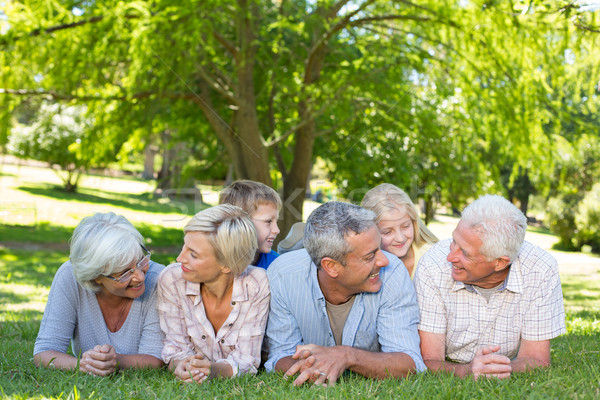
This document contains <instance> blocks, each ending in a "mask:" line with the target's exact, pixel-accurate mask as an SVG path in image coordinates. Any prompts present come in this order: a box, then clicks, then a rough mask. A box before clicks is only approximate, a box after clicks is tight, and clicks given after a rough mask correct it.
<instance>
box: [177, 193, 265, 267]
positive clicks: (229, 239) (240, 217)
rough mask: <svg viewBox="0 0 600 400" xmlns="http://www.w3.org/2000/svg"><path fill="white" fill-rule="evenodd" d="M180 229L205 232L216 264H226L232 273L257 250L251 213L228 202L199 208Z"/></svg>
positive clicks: (248, 263) (247, 262) (245, 265)
mask: <svg viewBox="0 0 600 400" xmlns="http://www.w3.org/2000/svg"><path fill="white" fill-rule="evenodd" d="M183 231H184V232H185V233H188V232H200V233H203V234H204V235H206V239H207V240H208V242H209V243H210V245H211V246H212V248H213V250H214V252H215V257H216V258H217V261H218V262H219V264H221V265H223V266H226V267H229V269H230V270H231V272H232V273H233V275H234V276H237V275H239V274H241V273H242V272H244V271H245V270H246V268H247V267H248V265H250V263H251V262H252V260H253V259H254V257H255V255H256V251H257V250H258V240H257V236H256V230H255V228H254V224H253V223H252V220H251V219H250V216H249V215H248V213H247V212H246V211H244V210H242V209H241V208H240V207H237V206H233V205H231V204H220V205H218V206H214V207H211V208H207V209H206V210H203V211H200V212H199V213H198V214H196V215H194V216H193V217H192V219H191V220H190V222H188V223H187V225H186V226H185V228H183Z"/></svg>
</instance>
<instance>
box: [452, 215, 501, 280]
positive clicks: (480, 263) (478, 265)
mask: <svg viewBox="0 0 600 400" xmlns="http://www.w3.org/2000/svg"><path fill="white" fill-rule="evenodd" d="M452 238H453V240H452V243H451V244H450V253H449V254H448V256H447V257H446V260H447V261H448V262H450V263H452V278H453V279H454V280H455V281H458V282H464V283H467V284H471V285H476V286H479V287H482V288H493V287H496V286H498V285H499V284H500V283H502V282H503V281H504V279H506V276H507V275H508V268H507V265H508V257H500V258H496V259H493V260H491V261H488V259H487V257H486V256H485V255H483V254H481V253H480V252H479V250H480V248H481V245H482V242H481V239H480V238H479V234H478V232H477V231H475V230H474V229H471V228H469V227H467V226H466V225H465V224H464V223H463V222H459V223H458V226H457V227H456V229H455V230H454V232H453V234H452Z"/></svg>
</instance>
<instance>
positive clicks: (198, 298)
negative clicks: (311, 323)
mask: <svg viewBox="0 0 600 400" xmlns="http://www.w3.org/2000/svg"><path fill="white" fill-rule="evenodd" d="M184 232H185V236H184V244H183V249H182V250H181V253H180V254H179V256H178V257H177V263H175V264H171V265H169V266H168V267H167V268H166V270H165V272H164V273H162V274H161V276H160V278H159V283H158V312H159V316H160V326H161V328H162V330H163V331H164V333H165V336H166V338H165V341H164V348H163V352H162V358H163V360H164V362H165V363H167V364H168V365H169V369H170V370H172V371H173V373H174V374H175V376H176V377H178V378H179V379H181V380H182V381H184V382H197V383H203V382H204V381H206V380H207V379H212V378H216V377H224V378H227V377H232V376H239V375H243V374H246V373H256V371H257V368H258V366H259V364H260V358H261V345H262V342H263V337H264V333H265V326H266V324H267V316H268V313H269V300H270V297H271V295H270V291H269V283H268V280H267V274H266V271H265V270H264V269H262V268H258V267H253V266H249V264H250V263H251V262H252V260H253V259H254V257H255V255H256V251H257V249H258V246H257V240H256V230H255V228H254V224H253V223H252V220H251V219H250V217H249V215H248V214H247V213H246V212H245V211H244V210H242V209H241V208H239V207H236V206H232V205H230V204H221V205H218V206H215V207H211V208H209V209H206V210H204V211H201V212H199V213H198V214H196V215H195V216H194V217H193V218H192V219H191V220H190V222H189V223H188V224H187V225H186V227H185V228H184Z"/></svg>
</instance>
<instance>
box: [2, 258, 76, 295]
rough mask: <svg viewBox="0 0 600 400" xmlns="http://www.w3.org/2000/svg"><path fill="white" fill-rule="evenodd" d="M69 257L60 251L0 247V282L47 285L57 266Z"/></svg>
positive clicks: (49, 283) (50, 281)
mask: <svg viewBox="0 0 600 400" xmlns="http://www.w3.org/2000/svg"><path fill="white" fill-rule="evenodd" d="M68 259H69V255H68V254H65V253H64V252H62V251H27V250H6V249H0V282H2V283H6V284H11V283H15V284H23V285H34V286H38V285H41V286H47V287H49V286H50V285H51V284H52V279H53V278H54V274H55V273H56V271H57V270H58V268H59V267H60V266H61V265H62V263H64V262H65V261H67V260H68Z"/></svg>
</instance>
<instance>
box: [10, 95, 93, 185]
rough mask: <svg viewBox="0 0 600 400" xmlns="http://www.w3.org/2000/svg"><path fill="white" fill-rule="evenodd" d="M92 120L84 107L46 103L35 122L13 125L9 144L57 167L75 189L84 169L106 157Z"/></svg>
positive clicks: (17, 151)
mask: <svg viewBox="0 0 600 400" xmlns="http://www.w3.org/2000/svg"><path fill="white" fill-rule="evenodd" d="M92 124H93V123H92V121H91V120H89V119H88V118H86V116H85V110H84V109H82V108H81V107H75V106H66V107H64V106H62V105H60V104H51V105H46V104H43V105H42V107H41V108H40V110H39V113H38V115H37V117H36V119H35V120H34V121H33V123H32V124H31V125H29V126H18V127H17V128H15V129H13V131H12V133H11V135H10V142H9V148H10V150H11V152H12V153H13V154H14V155H16V156H18V157H21V158H33V159H36V160H39V161H45V162H47V163H48V164H49V165H50V166H51V167H53V168H57V169H58V170H59V171H61V172H63V174H59V176H60V177H61V179H62V180H63V183H64V185H65V189H66V190H67V191H68V192H70V191H75V190H77V184H78V182H79V179H80V177H81V173H82V172H83V171H85V170H86V169H88V168H89V167H91V166H93V165H98V164H99V163H100V162H101V161H102V151H101V147H100V143H101V142H100V141H99V140H93V139H92V137H93V136H92V135H90V132H91V130H92Z"/></svg>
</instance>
